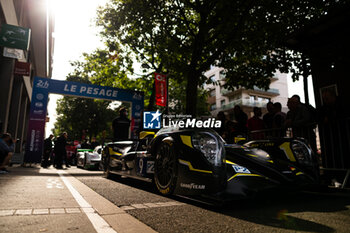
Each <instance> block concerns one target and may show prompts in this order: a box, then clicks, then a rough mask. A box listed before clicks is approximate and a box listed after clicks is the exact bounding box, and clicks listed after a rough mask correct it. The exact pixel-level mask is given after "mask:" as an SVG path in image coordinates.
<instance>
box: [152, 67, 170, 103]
mask: <svg viewBox="0 0 350 233" xmlns="http://www.w3.org/2000/svg"><path fill="white" fill-rule="evenodd" d="M154 78H155V86H156V105H159V106H166V101H167V99H166V98H167V91H168V90H167V85H166V75H164V74H158V73H154Z"/></svg>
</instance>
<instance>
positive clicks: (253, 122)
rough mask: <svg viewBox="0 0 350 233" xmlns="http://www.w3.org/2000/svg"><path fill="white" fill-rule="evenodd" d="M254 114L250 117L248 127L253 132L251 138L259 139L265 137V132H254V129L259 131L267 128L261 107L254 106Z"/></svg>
mask: <svg viewBox="0 0 350 233" xmlns="http://www.w3.org/2000/svg"><path fill="white" fill-rule="evenodd" d="M253 111H254V116H253V117H251V118H249V119H248V123H247V126H248V129H249V131H250V132H251V134H250V136H251V139H253V140H257V139H264V133H263V132H252V131H257V130H263V129H264V128H265V126H264V121H263V120H262V119H261V118H260V117H261V115H262V113H261V108H259V107H254V109H253Z"/></svg>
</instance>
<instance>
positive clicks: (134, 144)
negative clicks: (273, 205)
mask: <svg viewBox="0 0 350 233" xmlns="http://www.w3.org/2000/svg"><path fill="white" fill-rule="evenodd" d="M102 165H103V170H104V175H105V176H106V177H109V176H111V174H116V175H119V176H127V177H132V178H137V179H141V180H145V181H150V182H153V183H154V184H155V187H156V188H157V189H158V191H159V192H160V193H161V194H163V195H170V194H178V195H211V196H215V197H218V198H227V199H230V198H232V197H234V198H241V197H249V196H251V195H254V194H256V193H258V192H260V191H263V190H267V189H273V188H279V187H287V188H298V187H307V186H309V185H311V184H317V182H318V177H319V175H318V174H319V172H318V164H317V159H316V158H315V155H314V154H313V153H312V150H311V149H310V147H309V146H308V145H307V143H306V142H305V141H304V140H303V139H291V138H289V139H288V138H279V139H271V140H260V141H250V142H246V143H244V144H243V145H241V144H226V143H225V141H224V140H223V139H222V138H221V137H220V136H219V135H218V134H217V133H216V132H215V131H213V130H210V129H179V128H170V127H169V128H163V129H161V130H159V131H158V132H157V133H156V134H155V133H154V132H142V134H141V135H140V139H139V140H129V141H118V142H113V143H109V144H107V145H106V147H104V150H103V152H102Z"/></svg>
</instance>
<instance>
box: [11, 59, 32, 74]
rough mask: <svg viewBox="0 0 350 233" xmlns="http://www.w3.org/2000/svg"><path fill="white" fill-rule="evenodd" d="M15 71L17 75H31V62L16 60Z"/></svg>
mask: <svg viewBox="0 0 350 233" xmlns="http://www.w3.org/2000/svg"><path fill="white" fill-rule="evenodd" d="M13 73H14V74H15V75H23V76H29V75H30V63H27V62H19V61H16V62H15V70H14V72H13Z"/></svg>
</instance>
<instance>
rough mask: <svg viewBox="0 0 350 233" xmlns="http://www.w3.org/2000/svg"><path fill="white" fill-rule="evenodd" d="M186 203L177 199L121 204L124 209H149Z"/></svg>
mask: <svg viewBox="0 0 350 233" xmlns="http://www.w3.org/2000/svg"><path fill="white" fill-rule="evenodd" d="M179 205H185V203H181V202H177V201H168V202H156V203H142V204H131V205H128V206H120V209H122V210H124V211H125V210H134V209H149V208H159V207H169V206H179Z"/></svg>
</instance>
